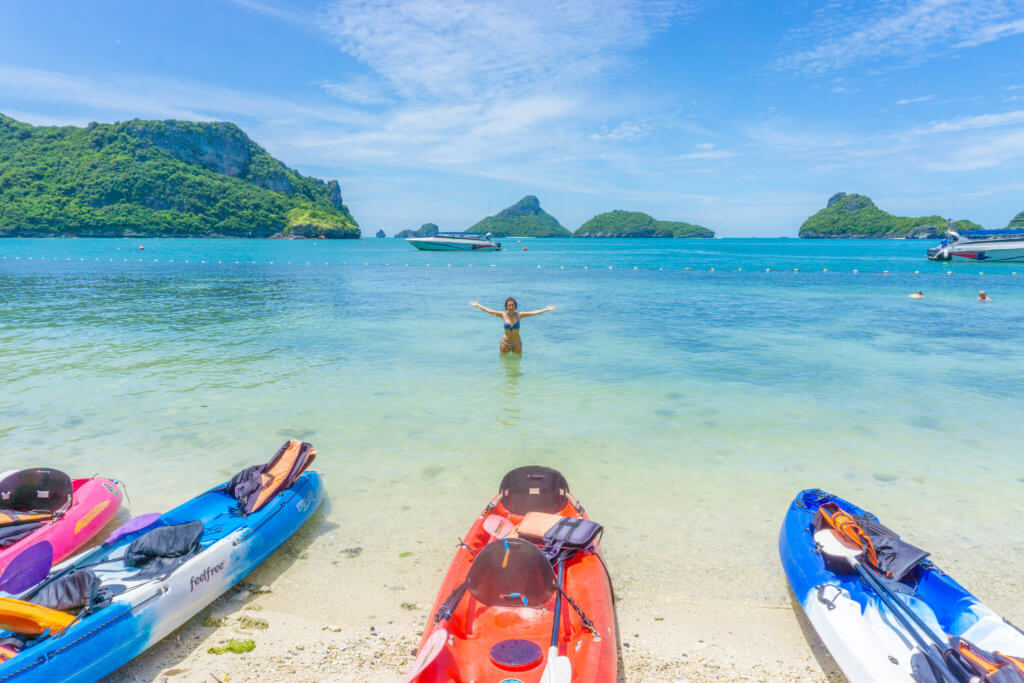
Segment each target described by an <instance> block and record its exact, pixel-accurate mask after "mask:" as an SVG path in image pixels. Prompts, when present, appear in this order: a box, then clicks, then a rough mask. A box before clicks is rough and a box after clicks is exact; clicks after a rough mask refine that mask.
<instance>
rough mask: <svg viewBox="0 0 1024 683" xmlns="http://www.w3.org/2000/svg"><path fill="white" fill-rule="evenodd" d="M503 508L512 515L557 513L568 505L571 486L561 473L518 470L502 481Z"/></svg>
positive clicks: (536, 467) (530, 468) (530, 467)
mask: <svg viewBox="0 0 1024 683" xmlns="http://www.w3.org/2000/svg"><path fill="white" fill-rule="evenodd" d="M498 492H499V495H500V496H501V504H502V505H503V506H504V507H505V509H506V510H508V511H509V512H511V513H513V514H516V515H525V514H526V513H527V512H547V513H555V512H558V511H559V510H561V509H562V508H564V507H565V504H566V503H568V502H569V483H568V482H567V481H566V480H565V477H564V476H563V475H562V473H561V472H559V471H558V470H554V469H551V468H550V467H541V466H540V465H527V466H525V467H517V468H516V469H514V470H512V471H511V472H509V473H508V474H506V475H505V476H504V477H502V479H501V484H500V485H499V486H498Z"/></svg>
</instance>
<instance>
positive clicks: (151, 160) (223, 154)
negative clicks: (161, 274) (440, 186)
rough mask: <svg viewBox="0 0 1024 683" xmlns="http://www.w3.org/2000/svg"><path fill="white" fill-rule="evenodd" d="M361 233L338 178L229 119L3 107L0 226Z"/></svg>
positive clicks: (144, 232) (59, 231)
mask: <svg viewBox="0 0 1024 683" xmlns="http://www.w3.org/2000/svg"><path fill="white" fill-rule="evenodd" d="M278 233H280V234H281V236H308V237H313V236H315V237H319V236H323V237H350V238H355V237H359V226H358V224H357V223H356V222H355V220H354V219H353V218H352V215H351V214H350V213H349V210H348V208H347V207H346V206H345V205H344V204H343V203H342V200H341V189H340V187H339V186H338V183H337V181H331V182H329V183H325V182H324V181H322V180H318V179H316V178H309V177H306V176H303V175H301V174H299V173H298V172H297V171H294V170H292V169H290V168H288V167H287V166H285V165H284V164H283V163H281V162H280V161H278V160H277V159H275V158H274V157H272V156H270V154H268V153H267V152H266V150H264V149H263V148H262V147H260V146H259V145H257V144H256V143H255V142H253V141H252V140H251V139H249V137H248V136H247V135H246V134H245V133H244V132H243V131H242V130H241V129H240V128H239V127H238V126H236V125H234V124H232V123H224V122H218V123H196V122H191V121H142V120H139V119H135V120H132V121H124V122H120V123H112V124H99V123H90V124H89V125H88V126H86V127H84V128H78V127H75V126H64V127H56V126H32V125H29V124H26V123H21V122H19V121H15V120H14V119H12V118H9V117H6V116H3V115H0V236H12V237H13V236H26V237H33V236H40V237H44V236H60V235H70V236H83V237H84V236H90V237H121V236H152V237H156V236H165V235H166V236H194V237H213V236H230V237H269V236H271V235H275V234H278Z"/></svg>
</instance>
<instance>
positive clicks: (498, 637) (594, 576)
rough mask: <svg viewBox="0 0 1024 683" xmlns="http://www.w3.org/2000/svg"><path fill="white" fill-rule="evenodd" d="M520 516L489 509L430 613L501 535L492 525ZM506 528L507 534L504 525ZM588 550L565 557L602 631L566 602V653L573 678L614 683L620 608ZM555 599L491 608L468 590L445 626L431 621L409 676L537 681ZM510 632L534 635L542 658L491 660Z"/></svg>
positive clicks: (423, 680)
mask: <svg viewBox="0 0 1024 683" xmlns="http://www.w3.org/2000/svg"><path fill="white" fill-rule="evenodd" d="M558 514H560V515H562V516H564V517H582V518H584V519H586V515H585V514H584V513H580V512H577V511H576V509H575V508H574V507H573V506H572V505H571V504H567V505H566V506H565V507H564V508H563V509H562V510H561V511H560V512H559V513H558ZM522 519H523V517H522V515H515V514H512V513H510V512H508V511H507V510H505V508H504V506H503V505H501V503H498V504H497V506H496V507H495V508H494V509H493V510H490V511H487V510H485V511H484V513H483V514H481V515H480V516H479V517H478V518H477V519H476V521H475V522H474V523H473V526H472V527H470V530H469V532H468V533H467V534H466V536H465V537H464V542H463V544H462V545H461V546H459V549H458V550H457V551H456V553H455V559H454V560H453V561H452V564H451V566H450V567H449V569H448V574H447V575H446V576H445V579H444V582H443V583H442V584H441V590H440V592H439V593H438V595H437V600H436V601H435V602H434V607H433V610H432V611H431V617H432V616H433V615H435V614H437V611H438V610H439V609H440V608H441V606H442V604H443V603H444V601H445V600H446V599H447V598H448V596H449V595H451V594H452V592H453V591H454V590H455V589H456V587H458V586H459V585H460V584H461V583H462V582H463V580H464V579H465V578H466V573H467V572H468V570H469V567H470V565H472V563H473V558H474V557H475V555H476V553H478V552H479V551H480V550H481V549H482V548H484V547H485V546H486V545H487V544H488V543H490V542H492V541H493V540H497V539H499V538H500V536H494V535H493V534H492V533H491V532H490V531H488V529H494V528H498V529H501V528H502V525H507V528H508V529H511V528H512V526H514V525H515V524H518V523H519V522H521V521H522ZM505 533H508V532H507V531H505ZM600 552H601V551H600V548H597V547H595V550H594V552H582V553H579V554H577V555H576V556H574V557H573V558H572V559H570V560H568V561H567V562H566V564H565V590H566V593H567V594H568V595H570V596H571V597H572V599H573V601H574V602H576V604H578V605H579V606H580V607H581V608H582V609H583V611H584V612H585V613H586V614H587V616H588V617H589V618H590V619H592V620H593V622H594V626H595V628H596V630H597V633H598V635H597V636H595V635H593V634H591V633H590V632H589V631H586V630H585V629H584V627H583V623H582V621H581V620H580V617H579V615H578V614H577V613H576V612H575V611H574V610H573V609H571V608H570V606H569V605H568V604H565V601H564V600H563V604H562V609H561V618H560V623H561V626H560V628H559V645H560V652H562V653H564V654H565V655H566V656H568V657H569V659H570V660H571V666H572V680H574V681H587V682H588V683H591V682H593V683H614V681H615V680H616V679H617V675H618V660H617V648H616V629H615V612H614V607H613V605H612V591H611V583H610V582H609V579H608V575H607V573H606V572H605V569H604V566H603V564H602V562H601V559H600V557H599V556H598V554H599V553H600ZM553 604H554V600H551V604H548V605H545V606H543V607H540V608H531V607H522V608H519V607H488V606H483V605H481V604H480V603H478V602H476V601H475V600H474V599H473V597H472V596H470V595H466V596H465V597H464V598H463V599H462V600H461V601H460V602H459V604H458V605H457V609H456V610H455V612H454V614H453V616H452V619H451V620H450V621H449V622H447V625H445V623H444V622H442V624H436V625H435V624H433V623H431V624H429V625H428V627H427V629H426V631H424V634H423V640H422V642H421V643H420V647H419V648H418V653H419V654H418V656H417V659H416V661H415V662H414V663H413V673H412V675H410V677H409V678H408V681H409V682H413V681H415V682H416V683H440V682H444V683H455V682H457V681H518V682H519V683H538V682H539V681H540V680H541V675H542V673H543V671H544V668H545V666H546V664H547V659H548V656H549V654H550V653H549V651H548V647H549V645H550V641H551V631H552V626H553V618H554V615H553ZM509 638H516V639H522V640H528V641H530V642H532V643H534V644H536V645H537V646H538V647H539V649H540V651H542V652H543V653H544V654H543V657H542V658H541V659H539V660H538V661H537V662H536V663H535V664H534V665H531V666H529V667H528V668H526V669H508V668H504V667H502V666H499V665H498V664H496V663H495V661H494V660H493V659H492V657H491V655H490V652H491V648H492V647H493V646H494V645H496V644H497V643H499V642H501V641H504V640H506V639H509Z"/></svg>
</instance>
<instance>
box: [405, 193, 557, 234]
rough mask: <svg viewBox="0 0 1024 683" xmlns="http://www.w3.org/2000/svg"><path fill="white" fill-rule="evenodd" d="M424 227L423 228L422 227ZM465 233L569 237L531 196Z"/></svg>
mask: <svg viewBox="0 0 1024 683" xmlns="http://www.w3.org/2000/svg"><path fill="white" fill-rule="evenodd" d="M424 227H425V226H424ZM466 232H479V233H488V232H489V233H492V234H493V235H494V237H509V236H512V237H571V236H572V233H571V232H569V231H568V230H566V229H565V228H563V227H562V224H561V223H559V222H558V220H557V219H555V217H554V216H552V215H551V214H549V213H547V212H546V211H544V209H542V208H540V201H539V200H538V199H537V198H536V197H534V196H533V195H532V194H531V195H527V196H525V197H523V198H522V199H520V200H519V201H518V202H516V203H515V204H513V205H512V206H510V207H508V208H507V209H502V210H501V211H499V212H498V213H496V214H494V215H493V216H488V217H487V218H484V219H483V220H481V221H479V222H478V223H476V224H475V225H474V226H472V227H471V228H469V229H468V230H466Z"/></svg>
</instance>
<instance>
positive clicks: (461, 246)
mask: <svg viewBox="0 0 1024 683" xmlns="http://www.w3.org/2000/svg"><path fill="white" fill-rule="evenodd" d="M405 241H406V242H408V243H410V244H411V245H412V246H414V247H416V248H417V249H422V250H424V251H501V243H500V242H495V241H494V240H492V239H491V233H487V234H486V235H482V234H480V233H474V232H439V233H437V234H436V235H431V236H430V237H406V238H405Z"/></svg>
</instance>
